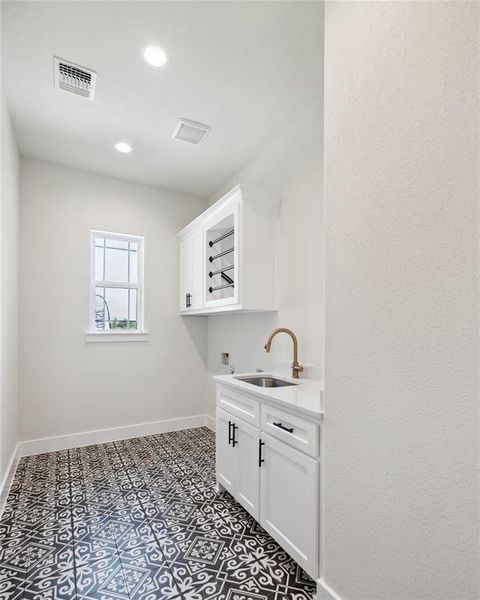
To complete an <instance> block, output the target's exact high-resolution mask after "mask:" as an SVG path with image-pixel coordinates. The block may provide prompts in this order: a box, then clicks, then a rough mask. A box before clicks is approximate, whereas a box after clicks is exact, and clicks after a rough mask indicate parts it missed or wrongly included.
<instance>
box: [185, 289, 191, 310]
mask: <svg viewBox="0 0 480 600" xmlns="http://www.w3.org/2000/svg"><path fill="white" fill-rule="evenodd" d="M185 306H186V307H187V308H190V307H191V306H192V294H190V293H188V294H185Z"/></svg>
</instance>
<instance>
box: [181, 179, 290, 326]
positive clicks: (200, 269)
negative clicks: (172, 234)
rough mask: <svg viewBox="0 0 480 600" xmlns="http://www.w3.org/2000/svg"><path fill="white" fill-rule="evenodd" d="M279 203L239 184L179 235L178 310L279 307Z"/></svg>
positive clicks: (269, 195) (199, 311)
mask: <svg viewBox="0 0 480 600" xmlns="http://www.w3.org/2000/svg"><path fill="white" fill-rule="evenodd" d="M280 204H281V199H280V197H279V196H278V195H276V194H272V193H269V192H263V191H261V190H257V189H254V188H250V187H246V186H243V185H238V186H236V187H235V188H234V189H233V190H232V191H231V192H229V193H228V194H226V195H225V196H224V197H223V198H221V199H220V200H218V202H216V203H215V204H213V205H212V206H210V207H209V208H208V209H207V210H206V211H205V212H204V213H202V214H201V215H200V216H199V217H197V218H196V219H195V220H194V221H192V222H191V223H190V224H189V225H187V226H186V227H184V228H183V229H182V230H181V231H180V232H179V233H178V234H177V235H178V239H179V245H180V248H179V254H180V312H181V313H182V314H197V315H198V314H203V315H204V314H209V313H218V312H224V311H245V312H246V311H270V310H276V309H277V243H278V239H277V238H278V236H277V229H278V215H279V211H280Z"/></svg>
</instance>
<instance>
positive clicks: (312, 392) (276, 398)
mask: <svg viewBox="0 0 480 600" xmlns="http://www.w3.org/2000/svg"><path fill="white" fill-rule="evenodd" d="M238 377H275V378H276V379H282V380H283V381H291V382H292V383H295V385H288V386H285V387H278V388H264V387H259V386H257V385H253V384H251V383H247V382H245V381H240V380H239V379H237V378H238ZM213 378H214V379H215V380H216V381H217V382H218V383H222V384H223V385H227V386H229V387H231V388H236V389H237V390H243V391H245V392H248V393H249V394H253V395H254V396H258V397H259V398H260V399H263V400H268V401H269V402H270V403H274V404H278V405H284V406H285V408H290V409H295V412H297V413H299V414H304V415H306V416H310V417H312V416H313V417H316V418H317V419H318V418H322V417H323V384H322V382H321V381H318V380H316V379H292V378H291V377H284V376H283V375H276V374H274V373H235V375H214V376H213Z"/></svg>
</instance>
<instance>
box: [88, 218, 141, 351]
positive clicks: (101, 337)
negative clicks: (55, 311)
mask: <svg viewBox="0 0 480 600" xmlns="http://www.w3.org/2000/svg"><path fill="white" fill-rule="evenodd" d="M97 237H104V238H109V239H114V240H119V241H122V242H135V243H136V244H137V283H123V282H114V281H97V280H96V279H95V238H97ZM90 255H91V256H90V328H89V330H88V331H87V333H86V335H85V339H86V341H87V342H128V341H132V342H144V341H147V340H148V332H147V331H146V330H145V307H144V296H145V288H144V255H145V238H144V237H142V236H140V235H131V234H128V233H113V232H111V231H100V230H98V229H92V230H91V232H90ZM97 287H110V288H119V287H121V288H128V289H135V290H137V329H128V330H126V329H108V330H99V329H96V327H95V316H96V302H95V294H96V288H97Z"/></svg>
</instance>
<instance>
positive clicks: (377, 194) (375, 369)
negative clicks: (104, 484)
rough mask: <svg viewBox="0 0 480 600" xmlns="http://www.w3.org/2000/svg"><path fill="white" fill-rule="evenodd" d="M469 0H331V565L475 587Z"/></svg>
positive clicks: (440, 597) (330, 570)
mask: <svg viewBox="0 0 480 600" xmlns="http://www.w3.org/2000/svg"><path fill="white" fill-rule="evenodd" d="M479 8H480V5H479V4H478V3H474V2H328V3H327V7H326V38H325V149H326V156H325V182H326V186H325V223H326V347H325V369H326V372H325V390H326V442H325V443H326V455H325V460H326V470H325V477H326V487H325V490H326V491H325V501H326V503H325V512H326V531H325V543H326V550H325V579H326V581H327V583H328V584H329V585H330V586H331V587H332V588H333V589H334V590H335V591H336V592H337V593H338V594H339V595H340V596H341V598H343V600H477V599H478V598H479V597H480V589H479V587H478V565H479V547H478V543H479V537H478V534H479V531H478V520H479V514H478V506H479V503H478V500H479V498H478V483H479V482H478V476H479V469H478V467H479V464H478V457H479V455H478V448H479V447H478V434H479V423H478V366H479V363H478V313H477V309H478V304H477V300H478V254H477V252H478V248H477V244H478V199H479V137H478V136H479V125H480V124H479V113H478V108H479V104H478V83H479V70H478V69H479V50H480V49H479V38H478V16H479Z"/></svg>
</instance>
